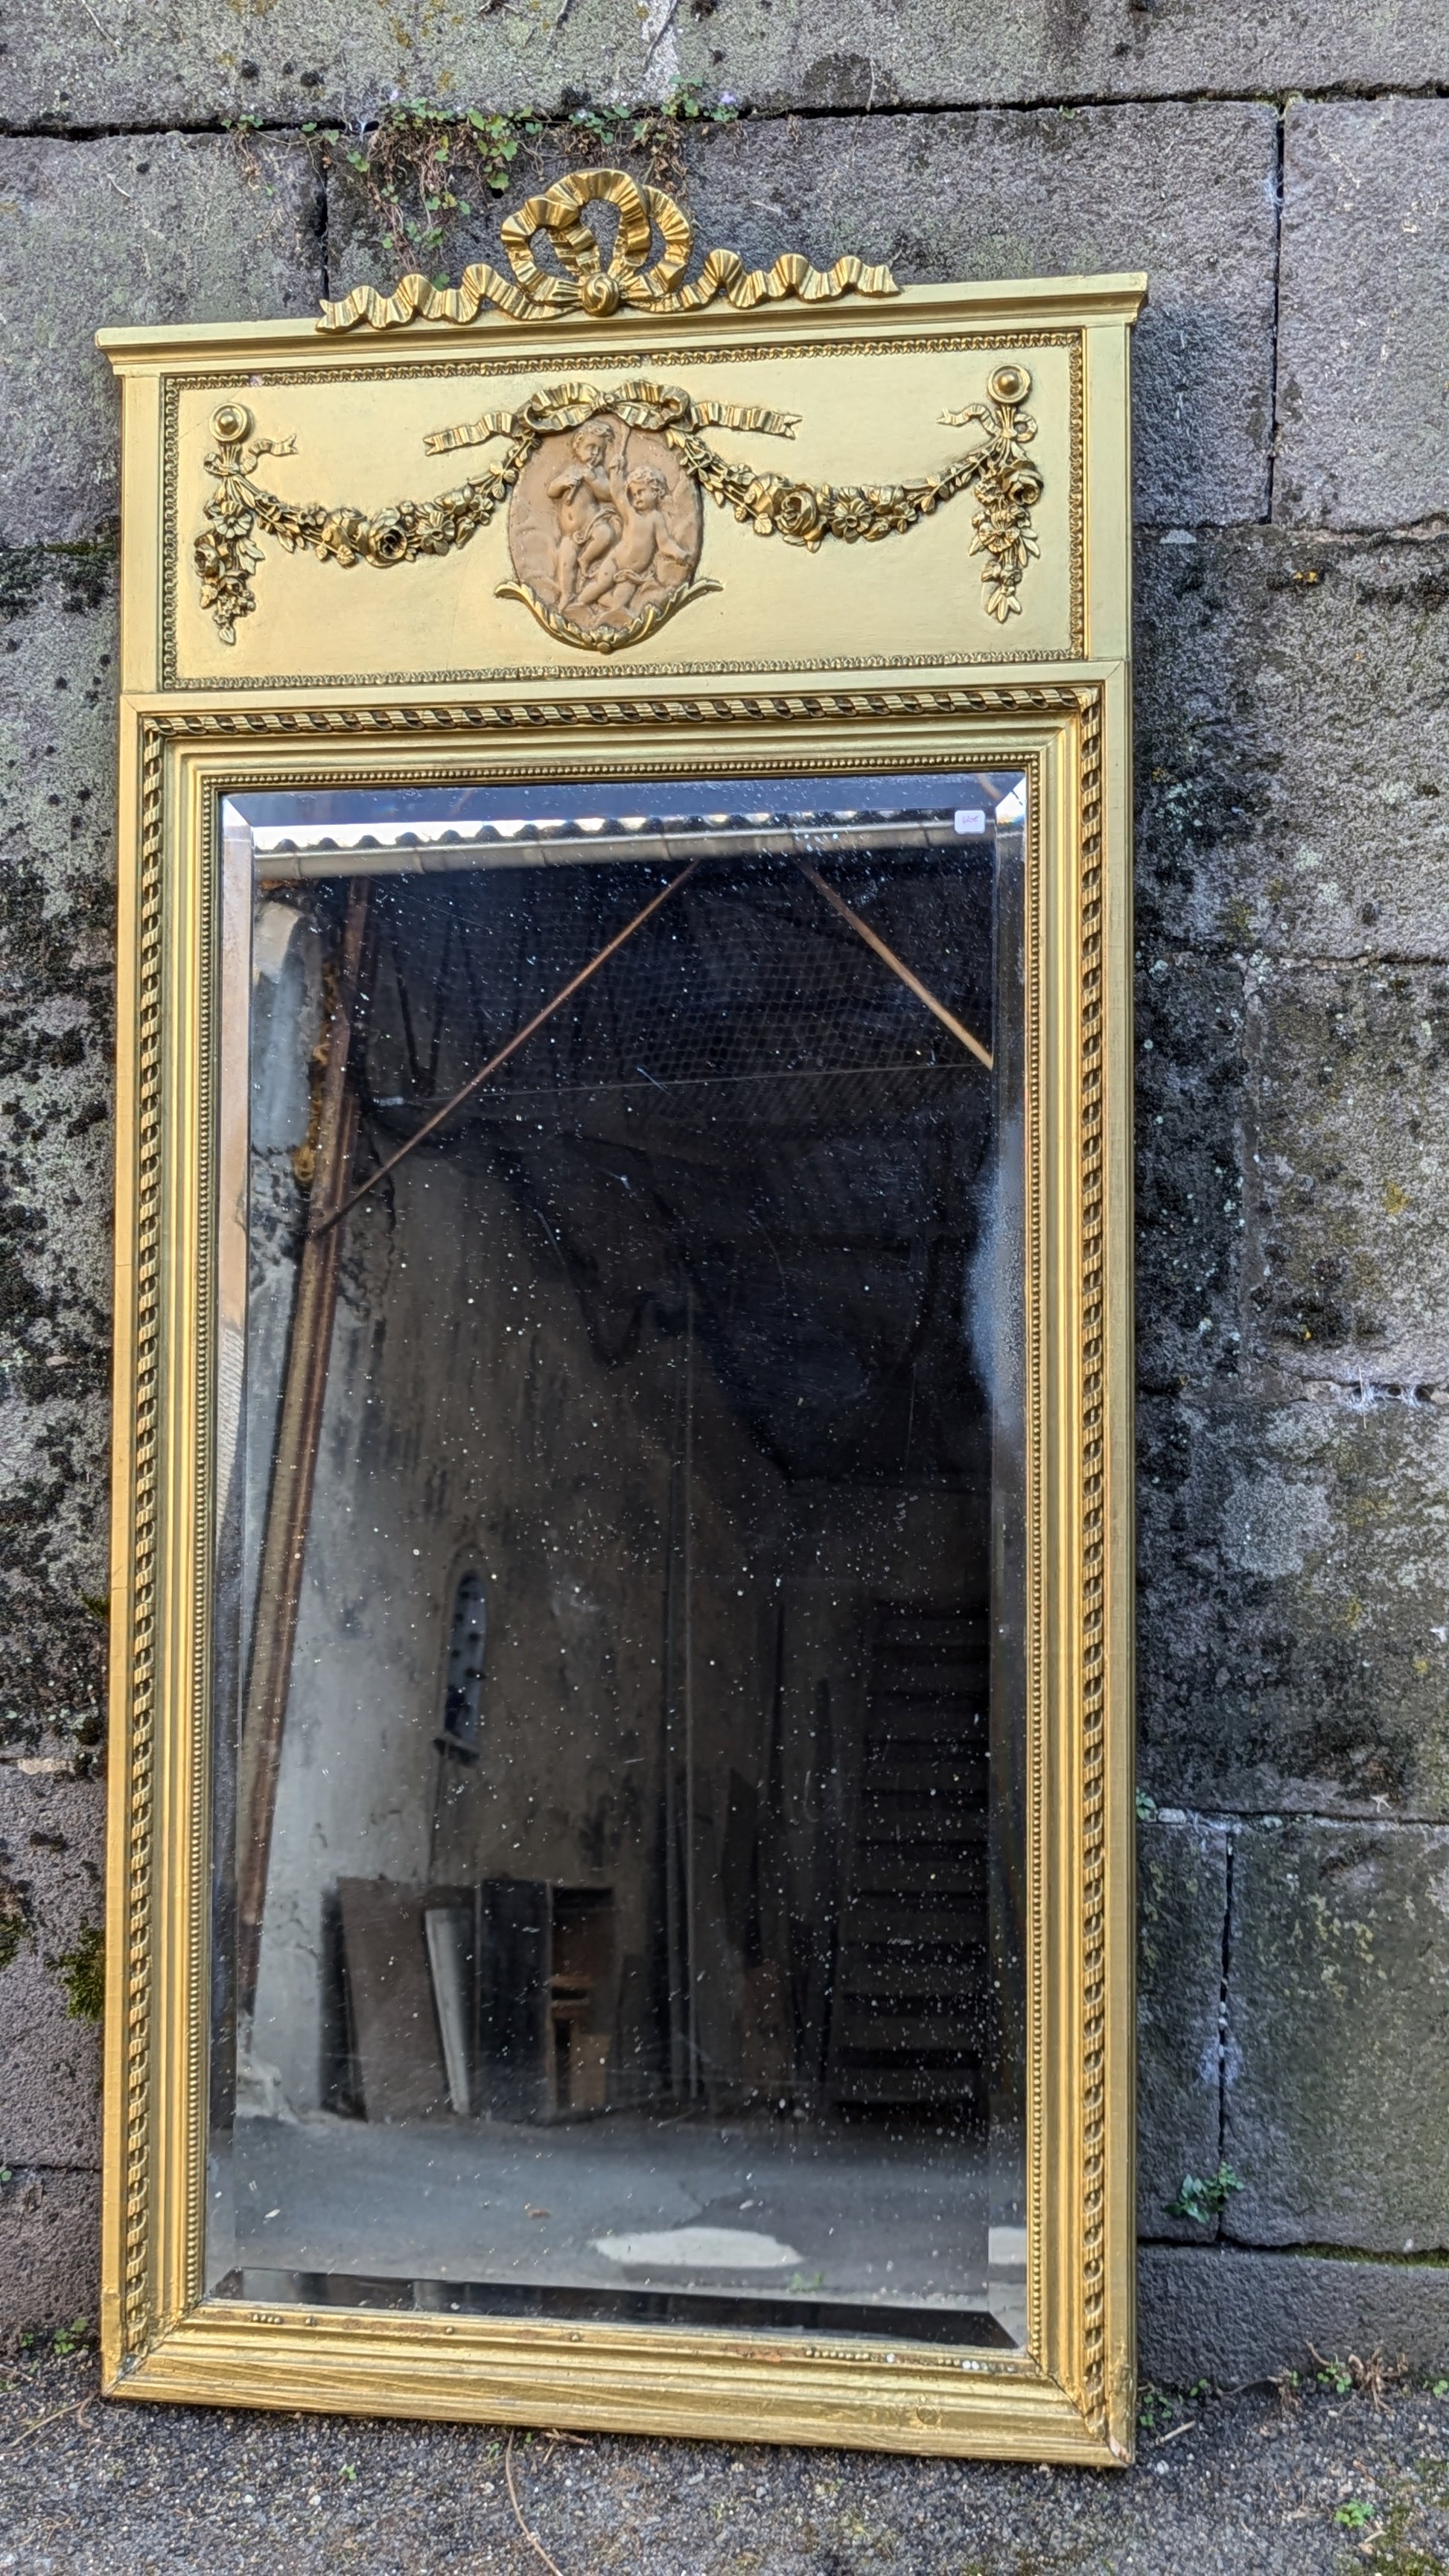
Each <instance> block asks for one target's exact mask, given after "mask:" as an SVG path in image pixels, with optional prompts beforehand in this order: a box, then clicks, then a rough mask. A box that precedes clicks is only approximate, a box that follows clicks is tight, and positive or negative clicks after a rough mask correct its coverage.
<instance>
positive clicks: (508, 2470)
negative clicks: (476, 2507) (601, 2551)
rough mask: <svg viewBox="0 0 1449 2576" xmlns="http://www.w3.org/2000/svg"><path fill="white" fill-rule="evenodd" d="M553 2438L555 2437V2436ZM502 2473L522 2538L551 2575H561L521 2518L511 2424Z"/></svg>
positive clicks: (537, 2538) (534, 2534)
mask: <svg viewBox="0 0 1449 2576" xmlns="http://www.w3.org/2000/svg"><path fill="white" fill-rule="evenodd" d="M555 2438H557V2437H556V2436H555ZM503 2474H504V2476H505V2477H506V2478H507V2480H508V2501H509V2503H510V2504H511V2505H512V2507H513V2519H514V2521H515V2522H516V2523H517V2525H518V2528H519V2530H520V2531H521V2532H522V2534H523V2537H524V2539H525V2540H526V2541H527V2543H528V2545H529V2548H530V2549H531V2550H533V2551H534V2552H535V2554H536V2555H537V2556H538V2557H539V2558H541V2559H542V2560H543V2563H544V2565H545V2567H550V2568H552V2570H553V2576H563V2569H562V2568H561V2567H560V2565H559V2563H558V2560H557V2559H556V2558H550V2556H549V2554H548V2551H547V2550H546V2549H545V2547H544V2545H543V2542H542V2541H541V2540H540V2539H539V2537H538V2534H537V2533H536V2532H533V2531H530V2530H529V2528H528V2525H527V2523H526V2522H525V2521H524V2519H523V2507H522V2505H521V2504H520V2503H519V2501H518V2489H517V2487H516V2486H515V2485H514V2483H513V2427H512V2425H510V2426H509V2428H508V2447H507V2449H506V2450H505V2451H504V2454H503Z"/></svg>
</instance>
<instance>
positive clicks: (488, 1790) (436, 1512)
mask: <svg viewBox="0 0 1449 2576" xmlns="http://www.w3.org/2000/svg"><path fill="white" fill-rule="evenodd" d="M226 820H227V847H228V851H229V853H230V854H231V862H230V864H231V874H230V876H229V880H228V882H229V895H228V900H229V902H231V903H232V905H233V909H234V911H235V910H236V908H237V907H238V906H241V907H244V910H245V914H246V916H247V918H246V920H245V921H244V922H243V931H244V933H245V936H243V935H242V934H241V933H237V934H236V938H237V953H238V954H240V955H242V956H245V954H246V953H247V948H248V945H249V954H250V992H251V1003H250V1036H249V1080H250V1129H249V1138H248V1139H247V1140H246V1143H245V1150H244V1151H243V1150H242V1149H241V1148H240V1147H238V1148H237V1149H236V1154H234V1158H233V1159H234V1160H235V1161H236V1166H237V1167H236V1168H235V1169H234V1170H232V1171H231V1172H229V1173H228V1174H224V1189H223V1197H224V1200H225V1202H226V1204H227V1205H228V1206H231V1205H235V1207H236V1208H237V1209H238V1210H240V1211H241V1212H242V1214H243V1215H244V1220H245V1229H246V1236H245V1268H246V1295H245V1310H244V1316H243V1317H242V1319H241V1322H240V1325H239V1335H240V1338H239V1339H238V1340H237V1341H236V1343H235V1361H236V1364H235V1365H234V1366H233V1367H232V1368H231V1370H230V1371H228V1366H227V1359H226V1353H227V1349H228V1347H230V1346H229V1345H227V1344H226V1342H225V1340H224V1342H223V1358H222V1366H221V1370H220V1378H221V1387H220V1394H219V1405H220V1432H221V1436H220V1439H219V1451H220V1457H221V1468H222V1476H221V1482H222V1492H221V1494H220V1496H219V1503H218V1510H219V1522H220V1535H219V1548H220V1568H219V1572H220V1583H219V1600H220V1603H221V1612H220V1616H219V1620H218V1649H217V1668H216V1676H215V1705H216V1711H217V1719H216V1724H217V1739H218V1761H217V1777H218V1783H219V1787H218V1803H219V1815H218V1837H217V1847H218V1852H219V1854H220V1859H219V1865H218V1883H217V1904H216V1919H217V1957H216V1972H215V1977H214V1992H215V1996H216V2017H215V2034H214V2051H213V2085H212V2098H213V2139H212V2178H211V2192H212V2200H211V2210H212V2226H211V2238H210V2249H209V2277H210V2279H211V2282H212V2285H213V2287H214V2288H215V2289H217V2290H219V2291H221V2292H223V2293H227V2294H235V2293H238V2292H244V2293H245V2294H246V2295H247V2296H251V2297H264V2298H266V2299H268V2300H279V2299H288V2298H296V2299H303V2300H306V2301H307V2302H309V2303H314V2304H315V2303H317V2302H319V2301H322V2300H326V2299H333V2300H341V2301H346V2302H349V2303H357V2302H363V2303H366V2304H377V2303H379V2302H381V2303H384V2304H391V2305H403V2306H407V2305H421V2306H427V2307H432V2308H439V2307H441V2308H454V2309H458V2310H465V2311H471V2312H483V2313H496V2314H520V2313H521V2314H545V2315H554V2316H567V2317H577V2318H587V2317H605V2318H616V2319H635V2320H637V2319H649V2318H657V2319H661V2320H667V2321H669V2322H672V2323H683V2324H696V2325H702V2326H710V2325H715V2326H721V2325H724V2326H730V2327H732V2328H738V2327H739V2326H740V2325H754V2326H757V2327H759V2328H760V2329H762V2330H765V2331H770V2332H797V2333H798V2332H801V2331H805V2330H809V2331H811V2332H813V2333H818V2332H819V2331H821V2330H822V2329H825V2330H829V2331H830V2332H832V2333H834V2334H841V2335H861V2334H869V2335H874V2336H885V2335H888V2336H891V2337H895V2338H898V2339H899V2338H909V2337H919V2338H924V2339H927V2340H930V2341H932V2342H934V2343H936V2344H941V2343H959V2344H961V2345H963V2346H971V2345H976V2346H980V2345H983V2344H986V2345H989V2344H993V2343H995V2344H1001V2343H1010V2342H1016V2341H1019V2340H1020V2338H1021V2336H1022V2334H1023V2332H1024V2296H1025V2293H1024V2279H1025V2274H1024V2263H1025V2235H1024V2224H1023V2209H1022V2180H1021V2101H1020V2095H1021V2060H1022V2054H1023V2033H1022V2009H1021V1995H1020V1941H1019V1933H1018V1915H1019V1884H1020V1865H1019V1835H1020V1813H1019V1796H1018V1788H1017V1781H1018V1772H1019V1765H1020V1744H1021V1728H1022V1686H1021V1625H1022V1611H1021V1598H1020V1564H1021V1513H1022V1495H1021V1424H1020V1414H1021V1399H1020V1386H1019V1368H1020V1341H1021V1316H1020V1292H1019V1275H1020V1269H1021V1260H1022V1252H1021V1213H1020V1209H1021V1174H1020V1155H1021V1117H1020V1108H1019V1102H1020V1095H1021V1081H1022V1076H1021V973H1020V939H1021V883H1022V852H1023V846H1024V830H1025V809H1024V785H1023V781H1022V779H1021V778H1020V777H1019V776H1015V775H1010V774H998V773H991V774H988V773H973V774H963V775H957V776H944V777H943V776H926V775H916V776H909V777H895V778H875V779H865V780H862V779H858V778H856V779H850V778H834V779H791V780H779V779H776V780H773V781H767V782H762V781H758V780H754V781H750V780H735V779H729V780H727V779H719V778H716V779H714V780H710V781H706V782H702V783H698V784H695V785H683V786H681V785H680V784H678V783H677V782H675V783H671V784H669V785H668V786H667V787H661V786H651V785H649V784H647V783H645V782H637V781H636V782H632V783H629V784H626V785H619V786H611V787H601V786H593V785H591V786H589V787H587V788H584V789H579V788H561V787H556V788H546V787H538V786H533V787H529V788H527V789H520V788H487V789H485V788H482V787H479V788H474V789H468V790H466V791H449V792H447V793H446V794H444V793H437V794H432V793H428V794H415V795H413V796H411V797H406V796H401V795H393V796H391V797H384V796H380V795H376V794H369V795H363V794H360V793H359V794H356V795H349V796H332V797H320V796H319V797H311V798H308V797H304V796H298V797H293V798H281V797H257V798H254V799H251V800H248V801H247V802H246V803H245V805H244V806H243V807H241V808H236V809H229V811H228V815H227V818H226ZM238 854H240V856H238ZM238 917H240V916H238ZM233 927H234V931H235V924H234V925H233ZM235 1132H236V1134H237V1135H238V1136H240V1134H241V1129H240V1125H239V1124H238V1125H237V1126H236V1130H235ZM238 1156H239V1159H238Z"/></svg>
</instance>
